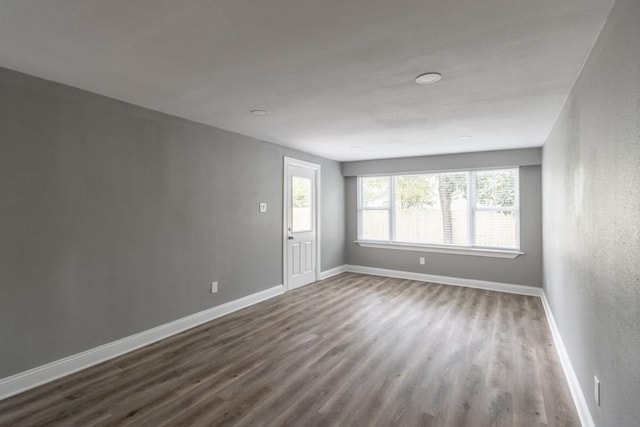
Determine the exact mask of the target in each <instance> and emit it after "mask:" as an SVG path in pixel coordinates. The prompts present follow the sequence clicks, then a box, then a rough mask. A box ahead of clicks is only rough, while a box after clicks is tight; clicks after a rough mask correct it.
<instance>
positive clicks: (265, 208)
mask: <svg viewBox="0 0 640 427" xmlns="http://www.w3.org/2000/svg"><path fill="white" fill-rule="evenodd" d="M266 211H267V204H266V203H260V212H266Z"/></svg>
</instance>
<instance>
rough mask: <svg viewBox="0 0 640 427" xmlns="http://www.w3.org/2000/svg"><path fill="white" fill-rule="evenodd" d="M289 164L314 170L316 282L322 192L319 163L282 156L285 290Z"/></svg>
mask: <svg viewBox="0 0 640 427" xmlns="http://www.w3.org/2000/svg"><path fill="white" fill-rule="evenodd" d="M289 165H292V166H298V167H303V168H308V169H313V170H314V171H315V184H316V185H315V199H316V204H315V216H316V224H315V225H316V244H315V246H316V247H315V250H316V268H315V276H316V278H315V281H316V282H317V281H318V280H319V279H320V211H321V210H322V209H321V198H320V195H321V194H322V193H321V191H320V177H321V172H322V168H321V166H320V165H318V164H316V163H311V162H306V161H304V160H299V159H295V158H293V157H287V156H285V157H284V168H283V172H284V173H283V175H282V176H283V178H282V182H283V190H284V191H283V197H282V280H283V285H284V290H285V292H286V291H288V290H289V283H288V282H289V270H288V267H289V254H288V251H287V245H288V243H289V233H288V230H287V227H288V226H289V203H290V201H289V197H290V196H291V195H290V193H289V180H288V179H287V176H288V172H289Z"/></svg>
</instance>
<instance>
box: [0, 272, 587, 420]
mask: <svg viewBox="0 0 640 427" xmlns="http://www.w3.org/2000/svg"><path fill="white" fill-rule="evenodd" d="M0 425H2V426H35V425H37V426H41V425H65V426H67V425H78V426H93V425H100V426H102V425H105V426H106V425H144V426H147V425H148V426H209V425H238V426H281V425H282V426H285V425H286V426H325V425H344V426H421V425H425V426H430V425H431V426H456V427H457V426H527V427H528V426H545V425H548V426H577V425H579V421H578V417H577V414H576V411H575V408H574V406H573V403H572V401H571V398H570V395H569V390H568V387H567V385H566V382H565V379H564V376H563V373H562V370H561V367H560V363H559V361H558V358H557V355H556V351H555V348H554V346H553V342H552V339H551V335H550V332H549V329H548V326H547V323H546V320H545V317H544V312H543V308H542V305H541V303H540V300H539V299H538V298H535V297H527V296H520V295H512V294H505V293H499V292H491V291H484V290H478V289H471V288H463V287H456V286H447V285H438V284H432V283H424V282H417V281H411V280H401V279H391V278H385V277H377V276H368V275H363V274H353V273H345V274H341V275H339V276H336V277H333V278H331V279H328V280H325V281H323V282H319V283H317V284H315V285H312V286H308V287H305V288H302V289H298V290H296V291H293V292H290V293H287V294H285V295H283V296H280V297H277V298H273V299H271V300H268V301H265V302H263V303H260V304H257V305H255V306H252V307H249V308H246V309H244V310H241V311H238V312H235V313H233V314H230V315H228V316H225V317H223V318H220V319H217V320H214V321H212V322H209V323H206V324H204V325H201V326H199V327H197V328H194V329H191V330H189V331H186V332H183V333H181V334H179V335H175V336H173V337H170V338H168V339H166V340H163V341H160V342H158V343H156V344H153V345H150V346H147V347H145V348H142V349H140V350H137V351H135V352H132V353H128V354H126V355H124V356H121V357H119V358H116V359H113V360H110V361H108V362H105V363H103V364H100V365H97V366H94V367H92V368H89V369H87V370H84V371H81V372H78V373H76V374H73V375H70V376H68V377H65V378H62V379H60V380H57V381H55V382H52V383H49V384H46V385H43V386H40V387H38V388H36V389H33V390H30V391H27V392H25V393H22V394H20V395H17V396H14V397H12V398H9V399H6V400H4V401H1V402H0Z"/></svg>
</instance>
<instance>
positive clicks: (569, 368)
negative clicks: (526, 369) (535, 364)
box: [541, 292, 595, 427]
mask: <svg viewBox="0 0 640 427" xmlns="http://www.w3.org/2000/svg"><path fill="white" fill-rule="evenodd" d="M541 299H542V306H543V307H544V312H545V314H546V315H547V322H548V323H549V329H551V336H552V337H553V342H554V344H555V346H556V351H557V352H558V357H559V358H560V364H561V365H562V370H563V371H564V376H565V377H566V378H567V383H569V391H571V397H572V398H573V402H574V404H575V405H576V410H577V411H578V416H579V417H580V423H581V424H582V426H583V427H595V423H594V422H593V417H592V416H591V411H589V406H588V405H587V399H586V398H585V396H584V393H583V392H582V387H580V382H579V381H578V376H577V375H576V371H575V370H574V369H573V364H572V363H571V359H570V358H569V353H567V349H566V347H565V346H564V342H563V341H562V336H561V335H560V330H559V329H558V325H557V324H556V320H555V318H554V317H553V313H552V312H551V306H550V305H549V301H548V300H547V295H546V294H545V293H544V292H543V293H542V296H541Z"/></svg>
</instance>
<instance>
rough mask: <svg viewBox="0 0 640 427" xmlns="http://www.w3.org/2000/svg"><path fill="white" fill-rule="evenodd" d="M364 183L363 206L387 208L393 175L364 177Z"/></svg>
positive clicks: (362, 181) (362, 182)
mask: <svg viewBox="0 0 640 427" xmlns="http://www.w3.org/2000/svg"><path fill="white" fill-rule="evenodd" d="M360 179H361V184H362V193H361V195H360V196H361V198H362V201H361V202H362V207H363V208H387V207H389V194H390V193H391V192H390V183H391V177H388V176H370V177H363V178H360Z"/></svg>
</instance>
